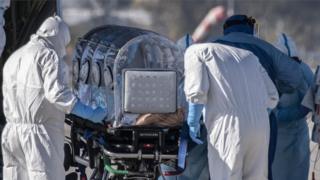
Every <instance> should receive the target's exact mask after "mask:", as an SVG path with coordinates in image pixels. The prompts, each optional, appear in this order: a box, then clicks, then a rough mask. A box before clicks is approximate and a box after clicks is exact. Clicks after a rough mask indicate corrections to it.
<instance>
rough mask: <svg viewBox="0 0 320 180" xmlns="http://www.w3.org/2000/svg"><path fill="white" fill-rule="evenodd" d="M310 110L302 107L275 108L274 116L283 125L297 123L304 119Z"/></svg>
mask: <svg viewBox="0 0 320 180" xmlns="http://www.w3.org/2000/svg"><path fill="white" fill-rule="evenodd" d="M309 112H310V109H308V108H306V107H304V106H303V105H298V106H294V107H285V108H277V109H276V111H275V115H276V117H277V120H278V122H281V123H284V122H289V121H297V120H299V119H302V118H304V117H305V116H306V115H307V114H308V113H309Z"/></svg>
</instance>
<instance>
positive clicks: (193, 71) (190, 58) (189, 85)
mask: <svg viewBox="0 0 320 180" xmlns="http://www.w3.org/2000/svg"><path fill="white" fill-rule="evenodd" d="M195 47H196V46H195V45H193V46H191V47H190V48H188V49H187V51H186V53H185V56H184V66H185V86H184V92H185V94H186V98H187V101H188V102H191V103H195V104H206V102H207V94H208V91H209V78H208V72H207V67H206V64H205V62H204V60H203V59H202V58H201V57H200V56H199V54H201V53H198V51H202V50H201V49H197V48H195Z"/></svg>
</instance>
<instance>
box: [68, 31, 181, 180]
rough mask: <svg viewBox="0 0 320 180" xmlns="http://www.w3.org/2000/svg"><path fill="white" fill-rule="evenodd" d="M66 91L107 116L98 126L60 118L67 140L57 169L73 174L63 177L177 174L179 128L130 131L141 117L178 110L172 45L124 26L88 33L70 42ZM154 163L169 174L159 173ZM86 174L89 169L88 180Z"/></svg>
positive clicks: (113, 179)
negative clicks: (71, 52)
mask: <svg viewBox="0 0 320 180" xmlns="http://www.w3.org/2000/svg"><path fill="white" fill-rule="evenodd" d="M73 87H74V91H75V92H76V94H77V96H78V98H79V99H80V100H81V101H82V102H83V103H84V104H86V105H89V106H92V107H93V108H95V107H102V108H106V109H107V111H108V117H107V118H106V119H105V122H103V123H93V122H91V121H89V120H86V119H82V118H80V117H77V116H75V115H71V114H70V115H67V116H66V119H65V122H66V123H65V124H66V126H68V127H69V128H70V135H69V136H67V138H66V143H65V162H64V165H65V169H66V170H70V167H75V168H76V171H77V172H76V173H72V174H70V175H68V176H67V179H68V178H69V179H72V178H77V175H78V174H80V178H81V179H83V180H85V179H102V180H120V179H148V180H152V179H157V178H158V177H160V176H162V177H163V178H164V179H165V177H166V176H172V175H178V174H180V173H182V172H183V170H184V168H185V158H186V155H187V154H186V152H187V140H186V139H187V137H186V136H185V135H184V133H183V132H184V129H185V125H184V124H183V123H178V124H177V123H175V124H174V125H172V124H166V123H157V120H153V123H152V124H148V125H136V121H137V119H138V117H140V116H141V115H143V114H148V113H149V114H153V113H156V114H160V115H162V116H166V114H168V117H169V114H170V113H171V114H172V113H176V112H177V111H178V109H185V100H184V96H183V92H182V91H183V53H182V51H181V50H180V49H179V48H178V47H177V46H176V45H175V44H174V43H173V42H171V41H170V40H168V39H167V38H165V37H163V36H161V35H159V34H157V33H154V32H151V31H147V30H141V29H137V28H131V27H123V26H111V25H108V26H103V27H99V28H96V29H93V30H92V31H90V32H88V33H87V34H86V35H84V36H83V37H82V38H80V39H79V40H78V42H77V45H76V48H75V53H74V56H73ZM155 117H157V116H155ZM181 118H184V117H181ZM183 120H184V119H182V121H181V122H183ZM160 121H163V118H162V119H159V122H160ZM168 122H169V121H168ZM162 164H165V165H167V166H171V167H172V168H173V169H174V170H173V171H170V172H168V171H162V169H161V165H162ZM88 168H90V169H93V171H92V173H90V177H88V176H89V174H88V173H86V172H87V171H86V170H87V169H88Z"/></svg>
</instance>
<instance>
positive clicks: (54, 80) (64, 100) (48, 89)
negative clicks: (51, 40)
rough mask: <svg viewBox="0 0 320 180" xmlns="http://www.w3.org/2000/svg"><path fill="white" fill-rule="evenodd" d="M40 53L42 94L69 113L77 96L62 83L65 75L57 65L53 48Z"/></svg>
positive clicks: (56, 56)
mask: <svg viewBox="0 0 320 180" xmlns="http://www.w3.org/2000/svg"><path fill="white" fill-rule="evenodd" d="M41 53H42V54H41V56H43V57H44V58H41V60H40V61H39V62H38V64H39V66H40V68H39V69H40V70H41V75H42V79H43V89H44V95H45V97H46V99H47V100H48V101H49V102H50V103H52V104H54V105H55V106H56V107H57V108H58V109H60V110H61V111H63V112H64V113H66V114H69V113H70V112H71V110H72V108H73V106H74V105H75V103H76V102H77V98H76V96H75V95H74V94H73V92H72V90H71V88H69V87H68V86H67V85H65V84H63V78H65V77H64V75H63V73H62V70H61V69H60V68H61V67H59V63H60V62H59V58H58V55H57V53H56V52H54V51H53V50H47V49H45V50H44V51H43V52H41ZM39 56H40V55H39Z"/></svg>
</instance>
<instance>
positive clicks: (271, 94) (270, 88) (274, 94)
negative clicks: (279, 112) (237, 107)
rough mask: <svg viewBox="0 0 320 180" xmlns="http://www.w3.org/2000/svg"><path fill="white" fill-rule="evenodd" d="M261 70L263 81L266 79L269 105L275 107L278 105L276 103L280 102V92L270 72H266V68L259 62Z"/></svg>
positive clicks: (271, 107)
mask: <svg viewBox="0 0 320 180" xmlns="http://www.w3.org/2000/svg"><path fill="white" fill-rule="evenodd" d="M259 70H260V72H261V75H262V78H263V81H264V85H265V87H266V89H267V93H268V100H267V103H266V105H267V107H268V108H270V109H273V108H275V107H276V105H277V104H278V102H279V94H278V91H277V88H276V86H275V85H274V84H273V82H272V80H271V79H270V77H269V75H268V73H267V72H266V70H265V69H264V68H263V67H262V65H261V64H259Z"/></svg>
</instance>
